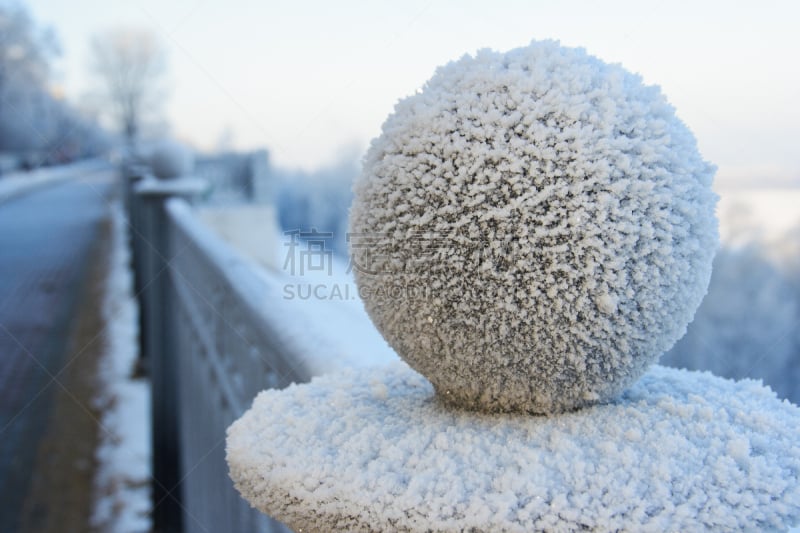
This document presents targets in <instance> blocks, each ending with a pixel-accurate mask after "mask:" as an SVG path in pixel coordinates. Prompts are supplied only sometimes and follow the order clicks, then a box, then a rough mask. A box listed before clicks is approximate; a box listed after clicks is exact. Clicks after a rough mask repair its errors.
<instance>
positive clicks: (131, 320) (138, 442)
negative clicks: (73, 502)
mask: <svg viewBox="0 0 800 533" xmlns="http://www.w3.org/2000/svg"><path fill="white" fill-rule="evenodd" d="M111 221H112V251H111V256H110V258H109V260H110V268H109V274H108V279H107V280H106V293H105V298H104V301H103V310H102V311H103V317H104V320H105V327H106V330H105V331H104V335H103V338H104V339H105V340H106V347H105V354H104V356H103V358H102V359H101V362H100V368H99V373H98V374H99V378H100V382H101V387H102V390H101V392H100V393H99V395H98V397H97V398H96V404H97V406H98V407H99V408H100V409H102V411H103V417H102V420H101V445H100V447H99V449H98V450H97V461H98V471H97V477H96V479H95V494H96V496H95V508H94V512H93V514H92V525H93V526H94V527H96V528H98V529H99V530H102V531H105V532H108V533H135V532H146V531H150V528H151V520H150V512H151V510H152V504H151V501H150V482H151V476H150V453H151V450H150V446H151V441H150V392H149V387H148V385H147V382H146V381H144V380H142V379H132V373H133V370H134V365H135V362H136V358H137V356H138V342H137V337H138V306H137V304H136V300H135V299H134V297H133V292H132V285H133V282H132V273H131V271H130V268H129V259H130V252H129V250H128V246H127V242H128V241H127V234H126V222H125V215H124V213H123V209H122V206H121V205H120V203H119V202H115V203H114V204H112V207H111Z"/></svg>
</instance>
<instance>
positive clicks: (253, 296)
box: [126, 167, 312, 532]
mask: <svg viewBox="0 0 800 533" xmlns="http://www.w3.org/2000/svg"><path fill="white" fill-rule="evenodd" d="M126 174H127V176H126V182H127V184H128V187H127V194H126V205H127V206H128V209H129V217H130V221H131V226H132V239H131V242H132V245H133V252H134V253H133V256H134V269H135V283H136V292H137V294H139V295H140V307H141V323H140V325H141V344H142V353H143V357H144V363H145V367H146V368H148V369H149V374H150V379H151V384H152V391H153V392H152V416H153V480H154V481H153V503H154V513H153V521H154V526H155V530H156V531H170V532H171V531H189V532H217V531H243V532H244V531H248V532H250V531H253V532H278V531H286V528H285V526H283V525H281V524H280V523H278V522H275V521H272V520H270V519H269V518H267V517H265V516H263V515H262V514H261V513H259V512H257V511H255V510H253V509H251V508H250V507H249V505H248V504H247V503H246V502H245V501H244V500H243V499H242V498H241V496H240V495H239V494H238V493H237V492H236V491H235V490H234V488H233V485H232V483H231V481H230V479H229V477H228V467H227V464H226V462H225V430H226V428H227V427H228V426H229V425H230V424H231V423H232V422H233V421H234V420H236V419H237V418H238V417H239V416H240V415H241V414H242V413H243V412H244V410H245V409H246V408H247V407H249V405H250V402H251V401H252V399H253V397H254V396H255V395H256V394H257V393H258V392H259V391H261V390H263V389H266V388H274V387H278V388H281V387H285V386H287V385H288V384H290V383H292V382H303V381H308V380H309V379H310V377H311V374H312V372H311V369H310V368H309V365H307V364H305V363H304V362H303V357H302V354H300V353H299V350H298V349H297V348H295V347H293V346H292V345H291V343H287V342H283V341H282V340H281V339H282V338H285V335H284V336H282V335H281V332H280V331H275V328H276V326H275V325H274V323H273V322H272V321H270V320H269V319H268V318H267V313H266V312H265V308H264V305H265V302H267V301H268V299H267V298H265V292H266V291H269V290H270V289H269V287H268V286H267V285H266V284H265V282H264V280H263V278H260V277H259V276H258V274H257V273H256V272H255V271H254V269H253V268H252V266H251V264H249V263H247V261H246V260H245V259H243V258H242V257H241V256H239V255H238V254H237V253H236V252H235V251H233V250H232V249H231V248H230V247H229V246H227V245H226V244H225V243H223V242H222V241H221V240H220V239H219V238H218V237H216V236H215V235H214V234H213V233H212V232H211V230H210V229H209V228H207V227H206V226H204V225H203V223H202V222H201V221H200V220H199V218H198V217H196V216H195V214H194V213H193V210H192V207H191V203H192V202H193V201H194V200H196V199H197V198H198V197H200V196H202V195H203V194H204V192H205V190H206V186H205V184H204V182H203V181H201V180H198V179H187V178H182V179H175V180H165V181H161V180H155V179H154V178H151V177H148V176H147V169H146V167H131V168H129V169H128V170H127V172H126Z"/></svg>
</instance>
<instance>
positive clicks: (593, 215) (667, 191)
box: [350, 41, 717, 413]
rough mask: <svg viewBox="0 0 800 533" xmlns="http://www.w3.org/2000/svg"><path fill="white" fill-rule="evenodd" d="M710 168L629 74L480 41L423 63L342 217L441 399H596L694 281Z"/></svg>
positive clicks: (655, 93)
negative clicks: (471, 51) (478, 47)
mask: <svg viewBox="0 0 800 533" xmlns="http://www.w3.org/2000/svg"><path fill="white" fill-rule="evenodd" d="M713 173H714V168H713V166H712V165H710V164H709V163H707V162H705V161H704V160H703V159H702V158H701V156H700V154H699V152H698V150H697V146H696V142H695V139H694V137H693V136H692V134H691V133H690V131H689V130H688V129H687V128H686V126H685V125H684V124H683V123H682V122H681V121H680V120H679V119H678V118H677V117H676V116H675V112H674V109H673V108H672V106H670V105H669V104H668V103H667V101H666V99H665V98H664V96H663V95H662V94H661V92H660V91H659V89H658V88H657V87H653V86H645V85H644V84H643V83H642V80H641V78H640V77H639V76H638V75H635V74H631V73H629V72H627V71H625V70H624V69H623V68H622V67H620V66H619V65H608V64H605V63H603V62H602V61H600V60H598V59H597V58H594V57H591V56H589V55H587V54H586V53H585V51H584V50H582V49H572V48H565V47H562V46H560V45H559V44H558V43H556V42H551V41H546V42H534V43H532V44H531V45H530V46H528V47H524V48H519V49H515V50H512V51H510V52H507V53H497V52H492V51H488V50H483V51H480V52H478V53H477V55H475V56H474V57H472V56H465V57H463V58H462V59H460V60H458V61H455V62H453V63H450V64H448V65H446V66H444V67H441V68H440V69H438V70H437V72H436V74H435V75H434V76H433V78H432V79H431V80H430V81H428V83H427V84H426V85H425V87H424V88H423V90H422V91H421V92H419V93H417V94H415V95H413V96H410V97H408V98H406V99H404V100H402V101H400V102H399V103H398V104H397V106H396V108H395V111H394V113H393V114H392V115H391V116H390V117H389V118H388V119H387V121H386V122H385V123H384V125H383V133H382V134H381V135H380V136H379V137H378V138H377V139H375V140H374V141H373V143H372V145H371V147H370V149H369V151H368V153H367V155H366V157H365V161H364V170H363V172H362V175H361V177H360V178H359V179H358V180H357V182H356V184H355V200H354V202H353V207H352V210H351V228H350V229H351V251H352V253H353V257H354V263H355V265H356V268H355V270H356V280H357V282H358V284H359V291H360V293H361V295H362V296H363V297H364V302H365V306H366V308H367V311H368V313H369V314H370V316H371V318H372V320H373V321H374V322H375V324H376V326H377V327H378V329H379V330H380V331H381V333H382V334H383V335H384V337H385V338H386V340H387V341H388V342H389V343H390V344H391V345H392V347H393V348H394V349H395V350H396V351H397V352H398V354H399V355H400V356H401V357H402V358H403V359H405V360H406V361H407V362H408V363H409V364H410V365H411V366H412V367H413V368H415V369H416V370H418V371H419V372H420V373H422V374H423V375H425V376H426V377H427V378H428V379H430V380H431V382H432V383H433V385H434V386H435V387H436V390H437V392H438V393H439V394H440V395H441V396H442V397H443V398H445V399H446V400H448V401H450V402H453V403H456V404H458V405H461V406H465V407H470V408H476V409H481V410H486V411H523V412H531V413H553V412H560V411H567V410H571V409H574V408H577V407H581V406H584V405H588V404H592V403H596V402H598V401H605V400H608V399H610V398H612V397H614V396H615V395H617V394H619V393H620V392H621V391H622V390H623V389H624V388H626V387H627V386H629V385H630V384H631V383H632V382H634V381H635V380H636V379H638V378H639V377H640V376H641V375H642V374H643V373H644V371H645V370H646V368H647V367H648V366H649V365H650V364H651V363H653V362H654V361H655V360H656V359H657V358H658V357H659V356H660V355H661V354H662V353H664V352H665V351H666V350H667V349H669V348H670V347H671V346H672V345H673V344H674V343H675V341H677V340H678V339H679V338H680V337H681V336H682V335H683V334H684V332H685V331H686V325H687V324H688V323H689V322H690V321H691V319H692V317H693V315H694V312H695V310H696V309H697V306H698V305H699V303H700V300H701V299H702V297H703V295H704V294H705V292H706V290H707V287H708V281H709V277H710V274H711V260H712V257H713V255H714V251H715V249H716V246H717V224H716V219H715V216H714V207H715V204H716V195H715V194H714V193H713V192H712V191H711V180H712V177H713ZM359 239H360V240H359ZM365 243H366V244H365Z"/></svg>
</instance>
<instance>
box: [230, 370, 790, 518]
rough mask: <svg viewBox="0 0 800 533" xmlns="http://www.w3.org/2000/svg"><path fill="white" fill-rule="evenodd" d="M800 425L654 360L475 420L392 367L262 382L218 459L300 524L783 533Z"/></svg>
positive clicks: (771, 405)
mask: <svg viewBox="0 0 800 533" xmlns="http://www.w3.org/2000/svg"><path fill="white" fill-rule="evenodd" d="M799 434H800V409H799V408H798V407H797V406H794V405H792V404H790V403H789V402H780V401H778V400H777V399H776V398H775V396H774V394H773V393H772V392H771V391H770V390H769V389H767V388H765V387H763V386H762V385H761V384H760V383H759V382H755V381H748V380H745V381H740V382H733V381H728V380H723V379H721V378H717V377H714V376H712V375H711V374H708V373H698V372H688V371H683V370H674V369H669V368H665V367H660V366H655V367H652V368H651V369H650V370H649V372H648V373H647V374H646V375H645V376H644V377H643V378H642V379H641V380H640V381H639V382H637V383H636V384H635V385H633V386H632V387H631V388H630V389H629V390H628V391H627V392H626V393H624V395H623V396H622V397H620V398H619V399H618V400H616V401H615V402H613V403H609V404H600V405H596V406H593V407H588V408H585V409H583V410H580V411H578V412H573V413H563V414H560V415H558V416H553V417H545V416H529V415H514V414H495V415H484V414H478V413H473V412H469V411H459V410H454V409H451V408H446V407H444V406H443V405H442V404H441V402H439V401H437V400H436V398H435V397H434V394H433V389H432V387H431V386H430V384H429V383H428V382H427V381H426V380H425V379H424V378H423V377H422V376H420V375H418V374H417V373H415V372H413V371H412V370H410V369H409V368H408V367H407V366H406V365H404V364H403V363H400V362H398V363H394V364H392V365H390V366H388V367H379V368H372V369H361V370H353V371H347V372H342V373H338V374H332V375H328V376H325V377H322V378H316V379H314V380H313V381H312V382H311V383H310V384H303V385H294V386H291V387H289V388H288V389H284V390H282V391H277V390H270V391H265V392H262V393H261V394H260V395H259V396H258V397H257V398H256V400H255V401H254V403H253V407H252V408H251V409H250V410H249V411H248V412H247V413H246V414H245V415H244V416H243V417H242V418H241V419H239V420H238V421H237V422H235V423H234V424H233V425H232V426H231V427H230V429H229V431H228V444H227V454H228V464H229V466H230V471H231V477H232V478H233V480H234V482H235V484H236V486H237V488H238V489H239V491H240V492H241V493H242V494H243V496H244V497H245V498H247V499H248V500H249V501H250V502H251V503H252V504H253V505H254V506H256V507H257V508H258V509H260V510H261V511H263V512H265V513H267V514H269V515H271V516H274V517H276V518H278V519H279V520H281V521H283V522H285V523H286V524H288V525H289V526H290V527H292V528H294V529H295V530H296V531H306V530H312V531H344V530H346V531H419V532H423V531H453V532H455V531H471V530H475V531H520V532H523V531H539V530H544V531H574V530H582V529H587V530H599V531H614V530H625V531H643V532H646V531H658V532H660V531H704V530H708V531H733V530H735V531H764V530H777V531H782V530H784V531H785V530H787V529H788V528H789V527H790V526H792V525H797V524H798V521H799V520H800V483H798V475H800V448H799V447H798V446H797V436H798V435H799Z"/></svg>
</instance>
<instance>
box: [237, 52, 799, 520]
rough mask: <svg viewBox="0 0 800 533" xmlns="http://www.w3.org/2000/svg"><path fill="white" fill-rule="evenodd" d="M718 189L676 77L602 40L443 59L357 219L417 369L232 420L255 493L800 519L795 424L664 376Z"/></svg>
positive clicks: (372, 159) (388, 131)
mask: <svg viewBox="0 0 800 533" xmlns="http://www.w3.org/2000/svg"><path fill="white" fill-rule="evenodd" d="M713 174H714V167H713V166H712V165H710V164H709V163H707V162H706V161H704V160H703V158H702V157H701V156H700V154H699V152H698V149H697V145H696V142H695V139H694V137H693V135H692V134H691V132H690V131H689V130H688V128H687V127H686V126H685V125H684V124H683V123H682V122H681V121H680V120H679V119H678V118H677V117H676V115H675V110H674V109H673V108H672V106H670V105H669V104H668V103H667V101H666V99H665V98H664V96H663V95H662V94H661V92H660V90H659V89H658V88H657V87H652V86H645V85H644V84H643V82H642V79H641V77H639V76H637V75H635V74H632V73H630V72H627V71H626V70H624V69H623V68H622V67H621V66H619V65H608V64H606V63H603V62H602V61H600V60H598V59H597V58H594V57H591V56H589V55H588V54H586V52H585V51H584V50H582V49H573V48H565V47H562V46H560V45H559V44H558V43H555V42H551V41H547V42H534V43H532V44H531V45H530V46H528V47H524V48H520V49H516V50H512V51H510V52H507V53H496V52H492V51H488V50H483V51H480V52H479V53H478V54H477V55H476V56H474V57H471V56H465V57H463V58H462V59H460V60H458V61H455V62H453V63H450V64H448V65H446V66H444V67H442V68H440V69H438V70H437V72H436V74H435V75H434V77H433V78H432V79H431V80H429V81H428V82H427V83H426V85H425V87H424V88H423V90H422V91H420V92H418V93H417V94H415V95H413V96H410V97H408V98H406V99H404V100H402V101H400V102H399V103H398V104H397V106H396V107H395V111H394V113H393V114H392V115H390V117H389V118H388V119H387V121H386V122H385V123H384V125H383V132H382V134H381V136H380V137H378V138H377V139H375V140H374V141H373V142H372V144H371V146H370V149H369V151H368V152H367V155H366V157H365V160H364V168H363V172H362V175H361V177H360V178H359V180H358V181H357V182H356V184H355V187H354V192H355V198H354V202H353V207H352V209H351V212H350V216H351V233H350V237H351V245H352V252H353V256H354V261H353V264H354V265H355V266H354V268H355V277H356V281H357V283H358V286H359V294H360V295H361V296H362V298H363V300H364V305H365V307H366V309H367V311H368V313H369V315H370V317H371V318H372V320H373V322H374V323H375V326H376V327H377V328H378V330H379V331H380V332H381V333H382V334H383V336H384V338H385V339H386V340H387V341H388V343H389V344H390V345H391V346H392V347H393V348H394V349H395V351H396V352H397V353H398V355H399V356H400V357H401V358H402V359H403V360H404V361H405V362H406V363H407V364H408V366H406V365H403V364H398V365H395V366H391V367H388V368H378V369H367V370H356V371H350V372H342V373H339V374H331V375H328V376H324V377H321V378H318V379H315V380H312V382H311V383H308V384H302V385H297V386H294V387H289V388H288V389H285V390H282V391H274V390H273V391H265V392H262V393H261V394H260V395H259V396H258V397H257V398H256V400H255V402H254V404H253V407H252V408H251V410H250V411H248V413H246V414H245V415H244V416H243V417H242V418H240V419H239V420H238V421H237V422H235V423H234V424H233V425H232V426H231V427H230V429H229V433H228V448H227V453H228V464H229V466H230V472H231V477H232V478H233V480H234V482H235V484H236V487H237V488H238V489H239V490H240V492H241V493H242V494H243V495H244V496H245V498H247V499H248V500H249V501H250V502H251V503H252V504H253V505H255V506H256V507H258V508H259V509H261V510H262V511H264V512H265V513H267V514H270V515H272V516H274V517H275V518H277V519H279V520H282V521H284V522H285V523H287V524H288V525H290V526H291V527H294V528H296V529H297V530H298V531H338V530H345V531H419V532H422V531H453V532H455V531H576V530H590V531H619V530H625V531H705V530H714V531H716V530H785V529H787V528H788V527H790V526H792V525H795V524H796V523H797V522H798V519H800V483H798V474H800V450H799V449H798V447H797V446H796V439H797V436H798V434H800V409H798V408H797V406H794V405H792V404H790V403H788V402H780V401H779V400H777V398H776V397H775V395H774V393H772V392H771V391H770V390H769V389H767V388H765V387H763V386H762V385H760V384H758V383H755V382H748V381H741V382H732V381H727V380H723V379H720V378H716V377H714V376H711V375H710V374H700V373H691V372H687V371H680V370H674V369H667V368H663V367H659V366H654V367H653V366H652V364H653V363H654V362H655V361H656V360H657V359H658V357H659V356H660V355H661V354H662V353H664V352H665V351H666V350H668V349H669V348H670V347H671V346H672V345H673V344H674V343H675V342H676V341H677V340H678V339H679V338H680V337H681V336H682V335H683V334H684V333H685V331H686V326H687V324H688V323H689V322H690V321H691V319H692V317H693V315H694V312H695V310H696V309H697V307H698V305H699V303H700V301H701V299H702V297H703V296H704V294H705V292H706V290H707V287H708V282H709V278H710V274H711V262H712V258H713V256H714V252H715V250H716V246H717V223H716V218H715V215H714V208H715V204H716V195H715V194H714V193H713V192H712V190H711V182H712V177H713ZM363 242H366V243H368V244H369V248H368V249H365V248H364V246H363V244H362V243H363ZM412 368H413V370H412ZM417 372H418V373H417ZM423 376H424V377H423Z"/></svg>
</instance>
